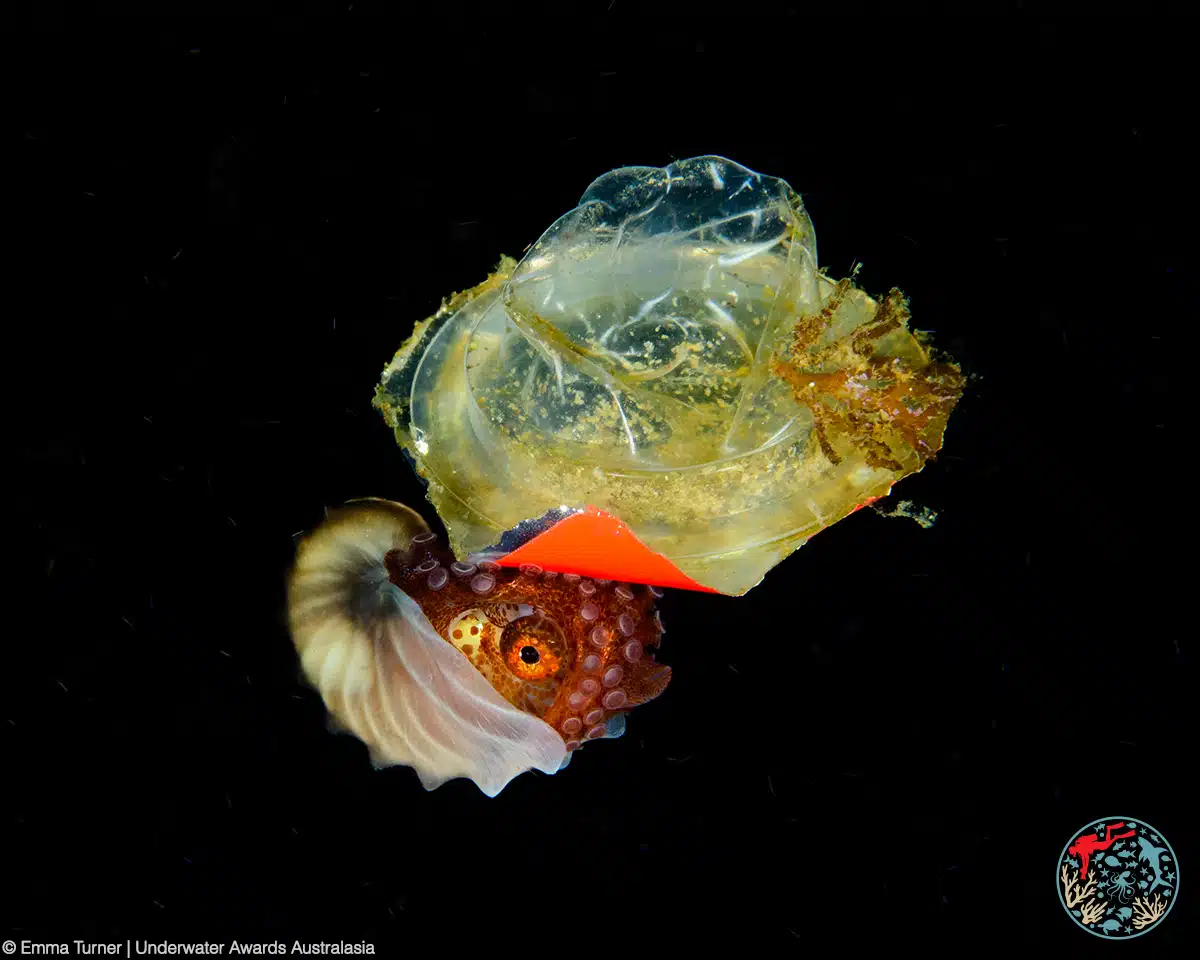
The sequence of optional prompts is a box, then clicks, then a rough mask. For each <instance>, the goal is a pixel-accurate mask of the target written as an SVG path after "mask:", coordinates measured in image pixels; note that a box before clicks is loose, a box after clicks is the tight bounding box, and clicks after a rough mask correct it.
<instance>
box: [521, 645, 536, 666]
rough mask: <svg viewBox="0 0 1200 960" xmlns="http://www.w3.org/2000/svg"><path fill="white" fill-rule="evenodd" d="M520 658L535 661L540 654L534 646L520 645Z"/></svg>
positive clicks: (527, 661) (530, 661)
mask: <svg viewBox="0 0 1200 960" xmlns="http://www.w3.org/2000/svg"><path fill="white" fill-rule="evenodd" d="M521 659H522V660H524V661H525V662H526V663H537V662H538V661H539V660H540V659H541V656H540V655H539V654H538V652H537V648H536V647H522V648H521Z"/></svg>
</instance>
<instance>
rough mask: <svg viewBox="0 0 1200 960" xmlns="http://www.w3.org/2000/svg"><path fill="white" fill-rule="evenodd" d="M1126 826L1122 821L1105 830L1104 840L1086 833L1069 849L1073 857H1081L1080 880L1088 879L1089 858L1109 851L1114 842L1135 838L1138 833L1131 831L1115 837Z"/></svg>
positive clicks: (1068, 851)
mask: <svg viewBox="0 0 1200 960" xmlns="http://www.w3.org/2000/svg"><path fill="white" fill-rule="evenodd" d="M1123 826H1125V822H1124V821H1123V820H1120V821H1118V822H1116V823H1114V824H1112V825H1111V826H1108V827H1105V828H1104V839H1103V840H1101V839H1100V837H1099V836H1098V835H1097V834H1094V833H1085V834H1084V835H1083V836H1082V837H1080V838H1079V839H1078V840H1076V841H1075V842H1074V843H1073V844H1071V845H1070V846H1069V847H1067V853H1069V854H1071V856H1078V857H1079V879H1080V880H1086V879H1087V868H1088V857H1090V856H1091V855H1092V854H1093V853H1095V852H1096V851H1097V850H1107V849H1108V848H1109V847H1111V846H1112V844H1113V841H1114V840H1123V839H1124V838H1125V837H1132V836H1134V835H1135V834H1136V833H1137V831H1136V830H1130V831H1129V832H1128V833H1118V834H1117V835H1116V836H1115V837H1114V836H1113V831H1114V830H1119V829H1120V828H1121V827H1123Z"/></svg>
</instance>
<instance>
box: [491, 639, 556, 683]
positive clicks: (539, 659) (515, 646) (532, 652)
mask: <svg viewBox="0 0 1200 960" xmlns="http://www.w3.org/2000/svg"><path fill="white" fill-rule="evenodd" d="M504 662H505V663H506V664H507V665H508V669H509V670H511V671H512V672H513V674H514V675H515V676H518V677H520V678H521V679H522V680H541V679H542V678H543V677H550V676H553V675H554V674H556V673H557V672H558V671H559V668H560V667H561V666H562V658H561V657H559V656H558V655H557V654H556V653H555V652H554V650H552V649H551V648H550V646H549V645H548V644H547V643H546V642H545V641H544V640H542V639H541V638H539V637H534V636H526V635H524V634H523V633H519V635H517V636H514V637H513V638H512V639H511V640H510V639H509V638H507V637H505V641H504Z"/></svg>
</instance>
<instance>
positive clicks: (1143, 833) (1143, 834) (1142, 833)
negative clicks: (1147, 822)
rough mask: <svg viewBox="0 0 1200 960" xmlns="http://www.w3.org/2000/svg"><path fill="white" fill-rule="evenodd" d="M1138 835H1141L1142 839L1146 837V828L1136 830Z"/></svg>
mask: <svg viewBox="0 0 1200 960" xmlns="http://www.w3.org/2000/svg"><path fill="white" fill-rule="evenodd" d="M1138 833H1140V834H1141V835H1142V836H1143V837H1144V836H1145V835H1146V828H1145V827H1141V828H1140V829H1139V830H1138Z"/></svg>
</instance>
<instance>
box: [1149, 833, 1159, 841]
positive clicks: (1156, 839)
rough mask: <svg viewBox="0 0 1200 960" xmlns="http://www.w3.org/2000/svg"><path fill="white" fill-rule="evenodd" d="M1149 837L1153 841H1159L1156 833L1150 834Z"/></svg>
mask: <svg viewBox="0 0 1200 960" xmlns="http://www.w3.org/2000/svg"><path fill="white" fill-rule="evenodd" d="M1150 839H1151V840H1153V841H1154V842H1155V843H1158V842H1159V837H1158V834H1157V833H1152V834H1150Z"/></svg>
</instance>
